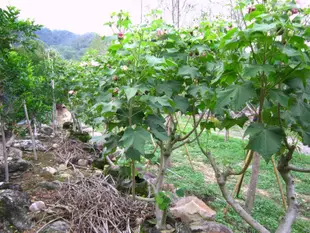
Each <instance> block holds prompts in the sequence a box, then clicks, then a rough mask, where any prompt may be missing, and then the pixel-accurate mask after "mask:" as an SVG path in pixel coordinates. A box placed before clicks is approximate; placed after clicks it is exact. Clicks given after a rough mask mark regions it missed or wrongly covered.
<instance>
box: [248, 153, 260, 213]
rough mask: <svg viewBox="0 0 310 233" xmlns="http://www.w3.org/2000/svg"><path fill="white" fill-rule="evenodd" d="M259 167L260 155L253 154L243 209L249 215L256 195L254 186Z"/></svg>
mask: <svg viewBox="0 0 310 233" xmlns="http://www.w3.org/2000/svg"><path fill="white" fill-rule="evenodd" d="M259 167H260V155H259V154H258V153H256V152H255V153H254V158H253V163H252V175H251V180H250V184H249V187H248V192H247V198H246V201H245V209H246V211H247V212H248V213H249V214H251V212H252V210H253V207H254V201H255V194H256V186H257V180H258V174H259Z"/></svg>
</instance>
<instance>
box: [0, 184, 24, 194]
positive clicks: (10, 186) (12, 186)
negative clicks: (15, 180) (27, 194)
mask: <svg viewBox="0 0 310 233" xmlns="http://www.w3.org/2000/svg"><path fill="white" fill-rule="evenodd" d="M0 189H12V190H17V191H21V192H22V191H23V189H22V187H21V186H20V185H19V184H12V183H6V182H0Z"/></svg>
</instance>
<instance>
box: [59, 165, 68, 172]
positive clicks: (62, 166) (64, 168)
mask: <svg viewBox="0 0 310 233" xmlns="http://www.w3.org/2000/svg"><path fill="white" fill-rule="evenodd" d="M65 170H67V166H66V164H60V165H59V167H58V171H65Z"/></svg>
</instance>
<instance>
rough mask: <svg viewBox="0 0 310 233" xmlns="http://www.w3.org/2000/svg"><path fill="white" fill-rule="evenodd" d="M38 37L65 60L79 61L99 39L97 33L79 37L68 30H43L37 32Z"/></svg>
mask: <svg viewBox="0 0 310 233" xmlns="http://www.w3.org/2000/svg"><path fill="white" fill-rule="evenodd" d="M36 34H37V36H38V37H39V39H40V40H41V41H43V42H44V43H45V44H46V45H48V46H51V47H52V48H55V49H56V50H57V51H58V52H59V53H60V54H61V55H62V56H63V57H64V58H65V59H68V60H69V59H73V60H79V59H80V58H81V57H82V56H83V55H84V53H85V52H86V51H87V49H88V48H89V47H90V45H91V43H92V42H93V40H94V39H95V38H96V37H98V35H97V34H96V33H86V34H83V35H78V34H75V33H73V32H69V31H66V30H50V29H48V28H43V29H41V30H40V31H37V32H36Z"/></svg>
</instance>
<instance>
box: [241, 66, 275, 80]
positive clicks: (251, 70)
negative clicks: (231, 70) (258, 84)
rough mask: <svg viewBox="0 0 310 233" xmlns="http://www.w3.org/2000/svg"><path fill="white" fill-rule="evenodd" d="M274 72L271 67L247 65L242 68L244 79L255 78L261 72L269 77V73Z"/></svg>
mask: <svg viewBox="0 0 310 233" xmlns="http://www.w3.org/2000/svg"><path fill="white" fill-rule="evenodd" d="M275 71H276V70H275V68H274V67H273V66H272V65H247V66H246V67H245V68H244V72H243V75H244V76H245V77H256V76H257V75H259V74H260V73H262V72H264V73H265V74H267V75H269V74H270V73H272V72H275Z"/></svg>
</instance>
